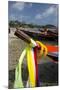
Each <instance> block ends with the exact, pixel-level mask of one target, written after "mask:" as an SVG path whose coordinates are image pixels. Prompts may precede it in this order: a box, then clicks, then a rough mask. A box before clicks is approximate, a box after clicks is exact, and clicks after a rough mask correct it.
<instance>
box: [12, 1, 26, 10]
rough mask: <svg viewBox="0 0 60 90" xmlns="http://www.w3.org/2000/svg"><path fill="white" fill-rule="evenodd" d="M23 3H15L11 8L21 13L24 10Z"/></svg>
mask: <svg viewBox="0 0 60 90" xmlns="http://www.w3.org/2000/svg"><path fill="white" fill-rule="evenodd" d="M24 6H25V3H24V2H16V3H14V4H13V8H15V9H17V10H20V11H22V10H23V9H24Z"/></svg>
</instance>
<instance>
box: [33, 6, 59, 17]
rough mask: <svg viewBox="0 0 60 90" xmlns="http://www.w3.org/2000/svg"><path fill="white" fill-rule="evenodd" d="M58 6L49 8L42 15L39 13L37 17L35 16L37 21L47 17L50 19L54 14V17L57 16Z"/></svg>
mask: <svg viewBox="0 0 60 90" xmlns="http://www.w3.org/2000/svg"><path fill="white" fill-rule="evenodd" d="M57 8H58V7H57V6H56V7H55V6H51V7H49V8H48V9H46V10H45V11H44V12H43V13H42V14H40V13H38V14H37V15H36V16H35V19H42V18H45V17H48V16H50V15H52V14H54V15H57Z"/></svg>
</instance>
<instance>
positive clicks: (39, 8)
mask: <svg viewBox="0 0 60 90" xmlns="http://www.w3.org/2000/svg"><path fill="white" fill-rule="evenodd" d="M8 20H9V21H10V20H18V21H20V22H25V23H28V24H29V23H32V24H37V25H47V24H52V25H55V26H57V24H58V4H43V3H32V2H20V1H9V2H8Z"/></svg>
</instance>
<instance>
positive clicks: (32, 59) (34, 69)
mask: <svg viewBox="0 0 60 90" xmlns="http://www.w3.org/2000/svg"><path fill="white" fill-rule="evenodd" d="M38 48H40V51H39V54H40V56H42V55H44V56H46V55H47V52H48V50H47V48H46V46H45V45H44V44H43V43H41V42H40V41H36V42H35V41H34V40H31V44H28V45H27V47H26V48H25V49H24V50H23V52H22V54H21V56H20V58H19V63H18V64H17V66H16V70H15V82H14V88H22V87H24V85H23V80H22V63H23V60H24V57H25V55H26V56H27V66H28V73H29V86H30V87H35V86H37V85H36V84H37V83H38V65H37V50H38Z"/></svg>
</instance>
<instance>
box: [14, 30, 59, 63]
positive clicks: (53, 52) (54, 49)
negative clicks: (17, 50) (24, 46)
mask: <svg viewBox="0 0 60 90" xmlns="http://www.w3.org/2000/svg"><path fill="white" fill-rule="evenodd" d="M15 35H16V36H17V37H19V38H21V39H22V40H24V41H25V42H27V43H30V42H31V41H30V39H31V37H30V36H28V35H27V34H26V33H24V32H23V31H20V30H17V31H15ZM46 47H47V49H48V55H47V56H49V57H50V58H52V60H53V61H56V62H57V61H58V46H54V45H48V44H47V45H46Z"/></svg>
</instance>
